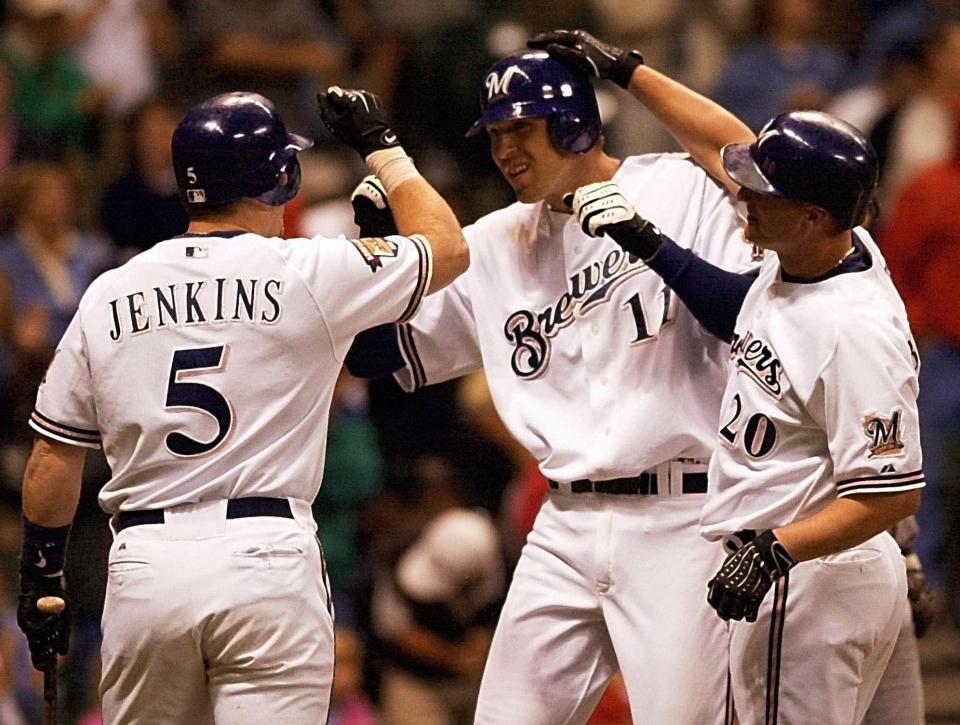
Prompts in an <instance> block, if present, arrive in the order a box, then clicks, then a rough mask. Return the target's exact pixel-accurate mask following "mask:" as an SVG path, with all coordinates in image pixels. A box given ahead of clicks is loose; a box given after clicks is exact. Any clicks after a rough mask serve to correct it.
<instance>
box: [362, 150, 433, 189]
mask: <svg viewBox="0 0 960 725" xmlns="http://www.w3.org/2000/svg"><path fill="white" fill-rule="evenodd" d="M366 162H367V168H368V169H370V173H371V174H373V175H374V176H376V177H377V178H378V179H380V183H381V184H383V188H384V190H385V191H386V192H387V196H388V197H389V196H390V193H391V192H392V191H393V190H394V189H396V188H397V187H398V186H400V184H402V183H403V182H405V181H409V180H410V179H413V178H416V177H418V176H420V172H419V171H417V167H416V166H414V165H413V159H411V158H410V157H409V156H407V152H406V151H404V150H403V147H402V146H394V147H393V148H390V149H380V150H379V151H374V152H373V153H371V154H370V155H369V156H367V158H366Z"/></svg>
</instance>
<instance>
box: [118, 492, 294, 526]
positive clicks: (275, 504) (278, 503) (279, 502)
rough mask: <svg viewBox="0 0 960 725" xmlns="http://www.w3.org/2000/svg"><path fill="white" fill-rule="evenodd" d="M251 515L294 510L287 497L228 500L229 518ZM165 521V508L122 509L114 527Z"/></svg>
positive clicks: (288, 513) (286, 515)
mask: <svg viewBox="0 0 960 725" xmlns="http://www.w3.org/2000/svg"><path fill="white" fill-rule="evenodd" d="M251 516H279V517H281V518H285V519H292V518H293V510H292V509H291V508H290V501H289V500H287V499H285V498H267V497H266V496H250V497H248V498H231V499H230V500H229V501H227V518H228V519H246V518H250V517H251ZM163 521H164V518H163V509H147V510H145V511H121V512H120V513H118V514H117V515H116V516H115V517H114V527H116V530H117V533H120V532H121V531H123V530H124V529H127V528H129V527H131V526H141V525H143V524H162V523H163Z"/></svg>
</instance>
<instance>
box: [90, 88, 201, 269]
mask: <svg viewBox="0 0 960 725" xmlns="http://www.w3.org/2000/svg"><path fill="white" fill-rule="evenodd" d="M181 115H182V114H181V113H180V110H179V109H178V108H177V107H175V106H174V105H173V104H171V103H170V102H169V101H167V100H166V99H164V98H161V97H154V98H151V99H150V100H148V101H147V102H146V103H144V104H143V105H142V106H141V107H140V108H139V109H138V110H137V111H136V112H135V113H134V114H133V116H132V118H131V121H130V131H129V139H128V141H129V143H128V144H127V148H128V149H129V151H130V153H129V155H128V156H127V159H128V165H127V168H126V170H125V171H124V173H123V175H122V176H121V177H120V178H119V179H117V180H116V181H114V182H113V183H112V184H110V186H109V187H108V188H107V190H106V192H105V193H104V195H103V200H102V202H101V204H100V223H101V225H102V226H103V229H104V231H106V233H107V234H108V235H109V237H110V238H111V240H113V243H114V244H115V245H116V246H117V247H118V248H119V252H120V255H121V257H123V258H127V257H130V256H132V255H133V254H136V253H138V252H142V251H144V250H145V249H149V248H150V247H152V246H153V245H154V244H156V243H157V242H160V241H163V240H165V239H170V238H171V237H174V236H176V235H177V234H182V233H183V232H184V231H186V228H187V215H186V212H185V211H184V209H183V205H182V204H181V203H180V198H179V196H178V195H177V179H176V177H175V176H174V173H173V160H172V157H171V156H170V139H171V138H172V137H173V130H174V129H175V128H176V127H177V123H178V122H179V120H180V117H181Z"/></svg>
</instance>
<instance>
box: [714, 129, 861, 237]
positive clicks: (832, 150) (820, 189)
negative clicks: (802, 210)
mask: <svg viewBox="0 0 960 725" xmlns="http://www.w3.org/2000/svg"><path fill="white" fill-rule="evenodd" d="M722 153H723V167H724V168H725V169H726V171H727V174H729V176H730V178H731V179H733V180H734V181H736V182H737V183H738V184H740V186H743V187H746V188H747V189H751V190H753V191H756V192H758V193H760V194H770V195H772V196H779V197H782V198H785V199H792V200H794V201H801V202H806V203H810V204H816V205H817V206H820V207H823V208H824V209H826V210H827V211H828V212H829V213H830V215H831V216H832V217H833V218H834V219H836V220H837V222H838V223H839V224H840V225H841V227H843V228H844V229H850V228H851V227H855V226H856V225H858V224H861V223H862V222H863V219H864V216H865V215H866V212H867V210H868V208H869V206H870V202H871V200H872V199H873V195H874V192H875V191H876V188H877V181H878V180H879V175H880V166H879V163H878V161H877V153H876V151H874V149H873V146H871V145H870V142H869V141H867V139H866V138H864V136H863V134H862V133H860V131H858V130H857V129H856V128H855V127H854V126H851V125H850V124H849V123H846V122H845V121H841V120H840V119H839V118H835V117H834V116H831V115H829V114H826V113H821V112H819V111H791V112H789V113H781V114H780V115H779V116H777V117H775V118H773V119H771V120H770V121H769V122H768V123H767V125H766V126H764V127H763V128H762V129H760V133H759V134H758V136H757V140H756V141H754V142H753V143H751V144H730V145H728V146H724V148H723V152H722Z"/></svg>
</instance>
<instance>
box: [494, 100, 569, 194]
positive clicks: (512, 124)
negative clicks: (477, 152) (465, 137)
mask: <svg viewBox="0 0 960 725" xmlns="http://www.w3.org/2000/svg"><path fill="white" fill-rule="evenodd" d="M487 133H488V134H489V135H490V155H491V156H492V157H493V161H494V163H495V164H496V165H497V168H499V169H500V173H501V174H503V177H504V178H505V179H506V180H507V183H509V184H510V186H511V187H512V188H513V191H514V193H515V194H516V195H517V200H518V201H522V202H524V203H527V204H530V203H534V202H537V201H541V200H543V199H546V198H547V197H548V196H557V195H560V194H563V193H564V192H566V191H570V189H571V188H576V187H575V186H574V187H570V182H569V181H568V179H567V177H568V176H569V175H570V174H571V164H570V159H569V158H566V157H565V156H564V155H562V154H561V153H560V152H559V151H557V149H556V148H554V146H553V143H552V142H551V141H550V135H549V133H548V132H547V120H546V119H545V118H519V119H511V120H507V121H502V122H500V123H495V124H491V125H490V126H487Z"/></svg>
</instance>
